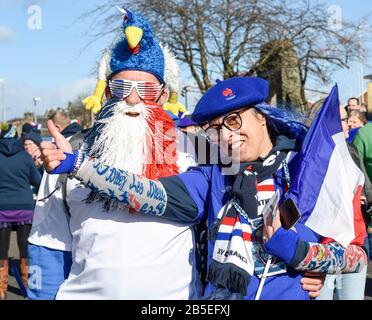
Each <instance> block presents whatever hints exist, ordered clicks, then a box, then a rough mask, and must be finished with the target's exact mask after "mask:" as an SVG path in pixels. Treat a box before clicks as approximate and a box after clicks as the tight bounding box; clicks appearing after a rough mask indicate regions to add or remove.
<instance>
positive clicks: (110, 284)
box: [56, 188, 200, 300]
mask: <svg viewBox="0 0 372 320" xmlns="http://www.w3.org/2000/svg"><path fill="white" fill-rule="evenodd" d="M89 192H90V190H89V189H87V188H80V189H78V188H77V189H75V190H73V191H71V192H70V193H69V194H68V203H69V205H70V212H71V220H70V226H71V230H72V235H73V244H72V256H73V264H72V268H71V272H70V275H69V277H68V279H67V280H66V281H65V282H64V283H63V284H62V285H61V287H60V289H59V291H58V293H57V296H56V299H72V300H76V299H79V300H81V299H164V300H165V299H175V300H180V299H197V298H198V293H200V282H199V279H198V274H197V272H196V268H195V251H194V250H195V249H194V248H195V246H194V234H193V231H192V228H191V227H190V226H188V225H181V224H176V223H168V222H164V221H162V220H161V219H159V217H152V216H146V215H142V214H129V213H128V212H127V210H126V209H116V210H113V211H109V212H105V211H104V210H103V208H102V204H100V203H97V202H93V203H91V204H88V205H87V204H86V203H84V199H86V197H87V195H88V194H89Z"/></svg>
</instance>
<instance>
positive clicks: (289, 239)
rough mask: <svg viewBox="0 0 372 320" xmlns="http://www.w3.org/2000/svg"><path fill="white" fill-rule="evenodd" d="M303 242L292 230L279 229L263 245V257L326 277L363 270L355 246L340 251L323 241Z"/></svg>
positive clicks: (336, 245)
mask: <svg viewBox="0 0 372 320" xmlns="http://www.w3.org/2000/svg"><path fill="white" fill-rule="evenodd" d="M324 241H327V243H319V242H310V241H304V240H301V239H300V238H299V235H298V234H297V233H296V232H295V231H294V230H285V229H284V228H282V227H280V228H279V229H278V230H277V231H276V232H275V233H274V234H273V236H272V237H271V238H270V240H269V241H268V242H266V244H265V250H266V252H267V253H269V254H271V255H273V256H275V257H277V258H279V259H280V260H282V261H284V262H285V263H286V264H287V265H288V266H290V267H292V268H294V269H296V270H298V271H308V272H320V273H328V274H338V273H353V272H360V271H361V270H362V269H363V268H364V267H366V266H367V255H366V253H365V251H364V249H363V248H362V247H361V246H359V245H356V244H350V245H349V246H348V247H346V248H344V247H343V246H341V245H340V244H339V243H337V242H335V241H332V242H328V240H327V239H322V242H324Z"/></svg>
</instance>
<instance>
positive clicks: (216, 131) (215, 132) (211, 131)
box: [204, 108, 250, 141]
mask: <svg viewBox="0 0 372 320" xmlns="http://www.w3.org/2000/svg"><path fill="white" fill-rule="evenodd" d="M249 109H250V108H247V109H243V110H241V111H238V112H233V113H230V114H228V115H227V116H225V117H224V118H223V119H222V122H221V123H220V124H212V125H211V126H209V127H208V128H206V129H205V130H204V131H205V134H206V136H207V137H208V138H209V139H210V140H211V141H217V140H218V138H219V136H220V131H221V130H222V127H225V128H226V129H228V130H230V131H236V130H239V129H240V128H241V127H242V124H243V120H242V117H241V114H242V113H243V112H245V111H247V110H249Z"/></svg>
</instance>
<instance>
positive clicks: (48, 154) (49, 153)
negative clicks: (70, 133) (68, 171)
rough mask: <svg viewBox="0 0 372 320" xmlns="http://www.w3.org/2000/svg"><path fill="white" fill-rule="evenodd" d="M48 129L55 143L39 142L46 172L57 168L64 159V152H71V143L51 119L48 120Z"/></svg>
mask: <svg viewBox="0 0 372 320" xmlns="http://www.w3.org/2000/svg"><path fill="white" fill-rule="evenodd" d="M48 130H49V132H50V134H51V136H52V137H53V139H54V141H55V144H54V143H51V142H46V141H44V142H42V143H41V144H40V148H41V154H42V158H43V161H44V164H45V168H46V170H47V171H48V172H50V171H53V170H54V169H55V168H57V167H58V166H59V165H60V164H61V161H63V160H65V159H66V155H65V154H64V153H65V152H66V153H70V154H71V153H73V151H72V146H71V144H70V143H69V142H68V141H67V140H66V138H65V137H64V136H63V135H62V134H61V133H60V132H59V131H58V129H57V128H56V126H55V125H54V123H53V121H52V120H48Z"/></svg>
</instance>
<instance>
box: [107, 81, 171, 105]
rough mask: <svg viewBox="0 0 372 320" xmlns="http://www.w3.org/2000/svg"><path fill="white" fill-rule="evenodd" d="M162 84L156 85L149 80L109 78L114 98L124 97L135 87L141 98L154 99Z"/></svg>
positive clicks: (158, 94) (157, 95)
mask: <svg viewBox="0 0 372 320" xmlns="http://www.w3.org/2000/svg"><path fill="white" fill-rule="evenodd" d="M163 87H164V85H163V84H160V85H158V84H157V83H155V82H151V81H132V80H122V79H117V80H109V88H110V92H111V95H112V96H113V97H115V98H119V99H125V98H127V97H129V95H130V94H131V93H132V90H133V88H136V90H137V93H138V96H139V97H140V98H141V99H142V100H148V101H156V100H157V99H158V98H159V96H160V93H161V91H162V89H163Z"/></svg>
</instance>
